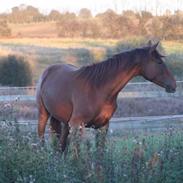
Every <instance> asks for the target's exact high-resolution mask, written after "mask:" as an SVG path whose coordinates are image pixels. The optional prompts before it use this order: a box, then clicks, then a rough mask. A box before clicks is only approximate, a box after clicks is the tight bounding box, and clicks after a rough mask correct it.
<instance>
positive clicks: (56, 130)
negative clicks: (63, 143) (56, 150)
mask: <svg viewBox="0 0 183 183" xmlns="http://www.w3.org/2000/svg"><path fill="white" fill-rule="evenodd" d="M50 129H51V133H52V134H55V135H56V137H57V138H58V139H60V136H61V129H62V126H61V122H60V121H59V120H57V119H55V118H54V117H51V118H50Z"/></svg>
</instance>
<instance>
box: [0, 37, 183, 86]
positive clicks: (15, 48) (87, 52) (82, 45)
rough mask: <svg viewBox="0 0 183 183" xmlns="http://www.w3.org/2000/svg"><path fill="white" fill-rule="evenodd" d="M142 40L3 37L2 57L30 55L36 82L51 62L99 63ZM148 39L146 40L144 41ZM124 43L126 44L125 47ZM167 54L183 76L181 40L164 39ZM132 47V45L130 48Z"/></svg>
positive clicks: (0, 46)
mask: <svg viewBox="0 0 183 183" xmlns="http://www.w3.org/2000/svg"><path fill="white" fill-rule="evenodd" d="M141 40H142V39H138V38H131V39H125V40H111V39H110V40H102V39H96V40H94V39H79V38H78V39H71V38H68V39H61V38H16V39H0V48H1V49H0V56H7V55H8V54H19V55H23V56H24V57H26V58H27V60H28V61H29V62H30V63H31V65H32V69H33V73H34V74H33V76H34V81H35V82H36V81H37V79H38V77H39V75H40V74H41V73H42V71H43V70H44V69H45V68H46V67H47V66H48V65H50V64H55V63H70V64H74V65H76V66H82V65H86V64H91V63H94V62H99V61H101V60H104V59H105V58H107V57H108V56H110V55H112V54H114V53H115V52H116V50H117V51H119V50H124V48H125V49H126V47H125V46H124V45H128V46H129V48H133V47H138V46H139V45H140V44H141ZM143 41H144V40H143ZM121 44H122V45H123V46H121ZM162 47H163V49H164V52H165V54H166V55H167V63H168V65H169V66H170V68H171V69H172V70H173V72H174V74H175V76H176V78H177V79H178V80H182V78H183V72H182V68H183V43H182V42H179V41H162ZM127 48H128V47H127Z"/></svg>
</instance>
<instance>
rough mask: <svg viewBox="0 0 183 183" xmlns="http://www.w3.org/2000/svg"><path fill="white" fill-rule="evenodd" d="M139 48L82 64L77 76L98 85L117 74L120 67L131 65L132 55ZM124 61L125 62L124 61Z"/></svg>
mask: <svg viewBox="0 0 183 183" xmlns="http://www.w3.org/2000/svg"><path fill="white" fill-rule="evenodd" d="M137 50H139V49H134V50H130V51H126V52H122V53H119V54H116V55H114V56H112V57H111V58H109V59H107V60H104V61H102V62H100V63H96V64H92V65H88V66H83V67H81V68H80V69H79V70H78V77H80V78H84V79H85V81H86V82H90V83H91V84H93V85H95V86H97V87H99V86H101V85H102V84H104V83H105V82H106V81H108V80H109V79H110V78H113V77H114V74H117V73H118V72H119V70H120V68H121V67H124V68H125V67H130V66H131V65H133V57H134V55H135V53H136V52H137ZM125 61H126V62H125Z"/></svg>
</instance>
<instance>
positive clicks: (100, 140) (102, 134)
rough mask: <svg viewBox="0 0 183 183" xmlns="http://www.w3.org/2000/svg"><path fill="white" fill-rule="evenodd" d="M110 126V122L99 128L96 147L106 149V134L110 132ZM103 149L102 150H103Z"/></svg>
mask: <svg viewBox="0 0 183 183" xmlns="http://www.w3.org/2000/svg"><path fill="white" fill-rule="evenodd" d="M108 128H109V122H108V123H107V124H106V125H105V126H103V127H102V128H100V129H97V133H96V148H97V149H98V150H100V151H101V150H102V151H103V150H104V148H105V143H106V135H107V132H108ZM102 151H101V152H102Z"/></svg>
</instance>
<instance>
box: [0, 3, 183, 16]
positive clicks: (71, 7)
mask: <svg viewBox="0 0 183 183" xmlns="http://www.w3.org/2000/svg"><path fill="white" fill-rule="evenodd" d="M0 1H3V2H2V3H1V6H0V12H8V11H10V10H11V8H12V7H14V6H19V5H20V4H26V5H32V6H34V7H36V8H39V9H40V11H41V12H42V13H49V12H50V10H51V9H56V10H59V11H61V12H66V11H70V12H75V13H78V12H79V10H80V9H81V8H88V9H90V10H91V11H92V13H93V14H96V13H99V12H104V11H105V10H107V9H113V10H115V11H117V12H118V13H121V12H122V11H123V10H127V9H128V10H134V11H139V10H147V11H151V12H152V13H154V14H155V13H156V12H157V13H158V14H162V13H163V12H165V10H166V9H170V10H171V11H172V12H173V11H174V10H177V9H180V10H183V0H0Z"/></svg>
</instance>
